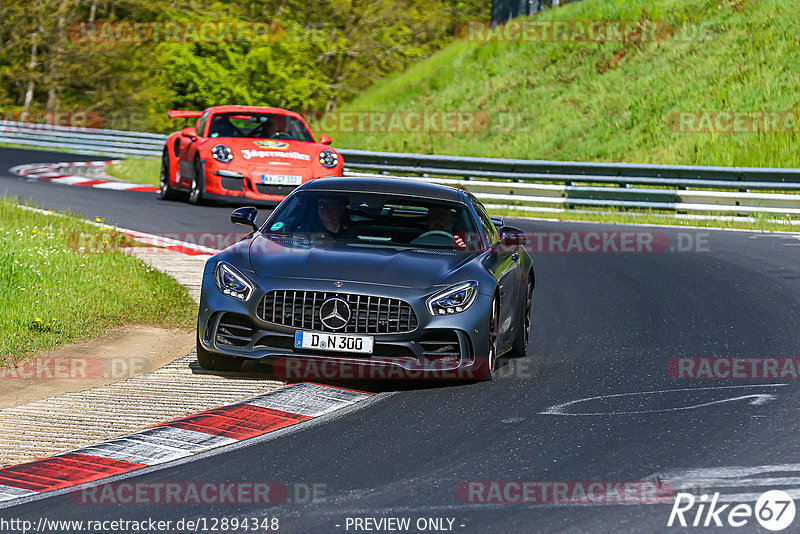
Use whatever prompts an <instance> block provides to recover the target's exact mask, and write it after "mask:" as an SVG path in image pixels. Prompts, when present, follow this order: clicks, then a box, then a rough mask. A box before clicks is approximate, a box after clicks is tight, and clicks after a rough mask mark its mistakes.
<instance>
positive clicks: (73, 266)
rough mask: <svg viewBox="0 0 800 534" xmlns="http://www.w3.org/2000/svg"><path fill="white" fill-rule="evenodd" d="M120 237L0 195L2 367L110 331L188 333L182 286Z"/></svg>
mask: <svg viewBox="0 0 800 534" xmlns="http://www.w3.org/2000/svg"><path fill="white" fill-rule="evenodd" d="M129 244H130V243H128V242H127V237H126V236H124V234H120V233H119V232H116V231H114V230H113V229H110V228H109V229H105V230H102V229H99V228H97V227H95V226H92V225H89V224H87V223H86V222H84V221H82V220H81V219H79V218H77V217H73V216H57V215H45V214H42V213H38V212H34V211H31V210H25V209H23V208H20V207H19V206H18V205H17V204H16V203H15V202H13V201H12V200H11V199H9V198H5V197H2V198H0V365H4V364H9V363H13V362H15V361H18V360H20V359H23V358H25V357H29V356H30V355H32V354H34V353H36V352H38V351H42V350H47V349H52V348H54V347H57V346H59V345H62V344H64V343H68V342H72V341H77V340H81V339H87V338H92V337H98V336H101V335H102V334H104V333H105V332H106V331H108V330H109V329H110V328H113V327H117V326H121V325H125V324H146V325H156V326H163V327H168V328H173V327H180V328H190V327H192V326H194V323H195V320H196V305H195V303H194V301H193V300H192V299H191V297H190V296H189V294H188V292H187V290H186V288H184V287H183V286H181V285H180V284H178V282H176V281H175V280H174V279H173V278H171V277H170V276H168V275H166V274H164V273H161V272H159V271H157V270H155V269H153V268H151V267H149V266H147V265H146V264H145V263H144V262H143V261H142V260H140V259H138V258H136V257H134V256H130V255H128V254H125V253H124V252H123V251H121V250H120V246H124V245H129Z"/></svg>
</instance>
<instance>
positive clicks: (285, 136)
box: [272, 132, 292, 140]
mask: <svg viewBox="0 0 800 534" xmlns="http://www.w3.org/2000/svg"><path fill="white" fill-rule="evenodd" d="M272 138H273V139H289V140H291V139H292V136H291V135H290V134H289V133H287V132H275V133H274V134H272Z"/></svg>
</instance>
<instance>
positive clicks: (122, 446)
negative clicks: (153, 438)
mask: <svg viewBox="0 0 800 534" xmlns="http://www.w3.org/2000/svg"><path fill="white" fill-rule="evenodd" d="M70 452H71V453H74V454H88V455H90V456H101V457H103V458H108V459H109V460H121V461H124V462H133V463H137V464H145V465H155V464H160V463H164V462H169V461H170V460H175V459H178V458H183V457H186V456H191V455H192V453H191V452H190V451H187V450H185V449H176V448H172V447H164V446H163V445H157V444H155V443H144V442H142V441H138V440H134V439H129V438H127V437H126V438H119V439H112V440H109V441H104V442H102V443H98V444H97V445H90V446H89V447H84V448H82V449H78V450H75V451H70Z"/></svg>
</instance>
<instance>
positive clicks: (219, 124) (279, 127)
mask: <svg viewBox="0 0 800 534" xmlns="http://www.w3.org/2000/svg"><path fill="white" fill-rule="evenodd" d="M208 136H209V137H249V138H256V139H286V140H287V141H308V142H313V141H314V139H313V138H312V137H311V133H310V132H309V131H308V129H307V128H306V127H305V125H304V124H303V122H302V121H301V120H299V119H297V118H295V117H290V116H288V115H278V114H275V113H242V112H231V113H215V114H214V117H213V118H212V119H211V125H210V126H209V128H208Z"/></svg>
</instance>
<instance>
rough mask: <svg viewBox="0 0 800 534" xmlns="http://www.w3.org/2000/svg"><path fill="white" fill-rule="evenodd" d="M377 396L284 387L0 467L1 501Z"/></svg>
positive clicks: (163, 459)
mask: <svg viewBox="0 0 800 534" xmlns="http://www.w3.org/2000/svg"><path fill="white" fill-rule="evenodd" d="M372 397H374V394H372V393H363V392H357V391H350V390H346V389H340V388H336V387H332V386H324V385H321V384H312V383H307V382H303V383H298V384H290V385H287V386H283V387H280V388H278V389H275V390H273V391H270V392H268V393H264V394H263V395H258V396H255V397H252V398H250V399H246V400H244V401H242V402H239V403H236V404H231V405H228V406H223V407H221V408H215V409H213V410H207V411H205V412H200V413H198V414H196V415H191V416H188V417H184V418H183V419H178V420H176V421H172V422H169V423H164V424H161V425H158V426H155V427H153V428H149V429H147V430H143V431H141V432H137V433H135V434H130V435H127V436H123V437H120V438H115V439H111V440H108V441H103V442H101V443H97V444H95V445H90V446H88V447H83V448H80V449H76V450H73V451H69V452H66V453H63V454H59V455H57V456H53V457H51V458H43V459H39V460H35V461H33V462H28V463H24V464H19V465H14V466H9V467H4V468H1V469H0V501H9V500H12V499H17V498H21V497H30V496H32V495H37V494H42V493H45V492H48V491H53V490H58V489H63V488H68V487H71V486H77V485H79V484H84V483H87V482H93V481H97V480H100V479H104V478H109V477H112V476H115V475H120V474H123V473H128V472H131V471H136V470H138V469H144V468H147V467H150V466H154V465H158V464H164V463H167V462H171V461H173V460H179V459H184V458H188V457H190V456H193V455H196V454H199V453H201V452H205V451H208V450H211V449H215V448H218V447H224V446H226V445H231V444H234V443H237V442H240V441H243V440H246V439H250V438H254V437H257V436H263V435H265V434H268V433H270V432H274V431H276V430H278V429H281V428H285V427H288V426H292V425H296V424H298V423H302V422H303V421H308V420H311V419H315V418H317V417H320V416H322V415H325V414H329V413H331V412H334V411H336V410H340V409H343V408H346V407H348V406H352V405H353V404H356V403H358V402H360V401H363V400H367V399H369V398H372Z"/></svg>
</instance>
